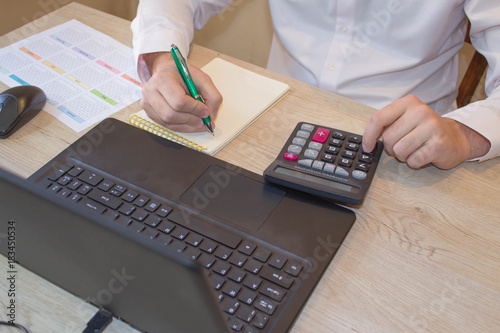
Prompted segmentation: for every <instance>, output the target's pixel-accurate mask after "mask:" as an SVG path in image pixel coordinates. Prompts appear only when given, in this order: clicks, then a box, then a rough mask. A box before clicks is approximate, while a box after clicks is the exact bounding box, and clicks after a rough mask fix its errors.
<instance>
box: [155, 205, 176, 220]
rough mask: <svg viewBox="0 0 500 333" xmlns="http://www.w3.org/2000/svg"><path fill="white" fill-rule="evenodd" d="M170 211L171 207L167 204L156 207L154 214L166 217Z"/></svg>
mask: <svg viewBox="0 0 500 333" xmlns="http://www.w3.org/2000/svg"><path fill="white" fill-rule="evenodd" d="M171 211H172V207H169V206H167V205H162V206H161V207H160V209H158V211H157V212H156V214H157V215H158V216H161V217H167V215H168V213H170V212H171Z"/></svg>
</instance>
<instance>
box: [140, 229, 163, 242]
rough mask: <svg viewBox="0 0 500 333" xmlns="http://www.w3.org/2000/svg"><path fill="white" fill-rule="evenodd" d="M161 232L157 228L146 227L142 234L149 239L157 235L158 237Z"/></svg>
mask: <svg viewBox="0 0 500 333" xmlns="http://www.w3.org/2000/svg"><path fill="white" fill-rule="evenodd" d="M159 234H160V233H159V232H158V231H157V230H156V229H154V228H150V227H145V228H144V230H143V231H142V232H141V235H142V236H144V237H146V238H149V239H155V238H156V237H158V235H159Z"/></svg>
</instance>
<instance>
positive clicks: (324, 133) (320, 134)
mask: <svg viewBox="0 0 500 333" xmlns="http://www.w3.org/2000/svg"><path fill="white" fill-rule="evenodd" d="M329 135H330V130H329V129H326V128H323V127H319V128H318V129H317V130H316V133H314V136H313V138H312V140H313V141H314V142H319V143H325V142H326V140H328V136H329Z"/></svg>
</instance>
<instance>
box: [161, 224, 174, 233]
mask: <svg viewBox="0 0 500 333" xmlns="http://www.w3.org/2000/svg"><path fill="white" fill-rule="evenodd" d="M174 228H175V224H174V223H172V222H170V221H163V222H162V223H160V225H159V226H158V230H160V231H161V232H164V233H166V234H169V233H171V232H172V230H174Z"/></svg>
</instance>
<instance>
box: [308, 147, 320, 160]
mask: <svg viewBox="0 0 500 333" xmlns="http://www.w3.org/2000/svg"><path fill="white" fill-rule="evenodd" d="M318 154H319V152H318V151H317V150H313V149H306V151H305V152H304V157H307V158H312V159H313V160H315V159H316V157H318Z"/></svg>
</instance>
